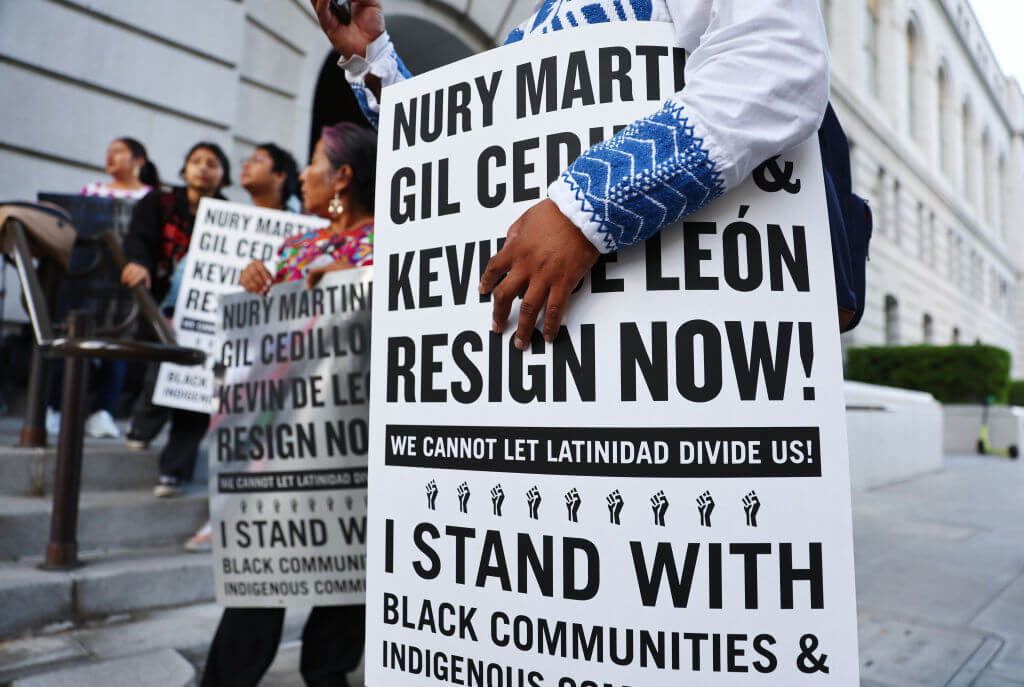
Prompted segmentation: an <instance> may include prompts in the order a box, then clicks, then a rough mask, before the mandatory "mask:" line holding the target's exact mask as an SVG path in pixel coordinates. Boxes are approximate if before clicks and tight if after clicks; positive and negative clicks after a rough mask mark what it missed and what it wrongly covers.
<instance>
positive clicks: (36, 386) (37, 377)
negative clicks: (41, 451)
mask: <svg viewBox="0 0 1024 687" xmlns="http://www.w3.org/2000/svg"><path fill="white" fill-rule="evenodd" d="M49 368H50V363H49V361H48V360H47V359H46V358H45V357H44V356H43V354H42V353H41V352H40V351H39V346H38V345H37V344H36V342H35V341H34V340H33V341H32V362H31V364H30V367H29V373H28V396H27V397H26V403H25V420H24V423H23V424H22V426H21V437H20V440H19V442H18V446H21V447H23V448H45V447H46V396H47V393H46V391H47V388H48V387H49V377H50V375H49V374H48V373H49V371H50V370H49Z"/></svg>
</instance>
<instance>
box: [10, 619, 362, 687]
mask: <svg viewBox="0 0 1024 687" xmlns="http://www.w3.org/2000/svg"><path fill="white" fill-rule="evenodd" d="M221 613H222V609H221V608H220V607H219V606H217V605H216V604H212V603H206V604H194V605H190V606H184V607H181V608H173V609H164V610H155V611H142V612H137V613H132V614H127V615H125V614H120V615H116V616H112V617H108V618H103V619H101V620H97V621H91V622H88V623H85V624H84V625H82V626H80V627H74V628H70V629H64V630H60V631H55V632H50V633H47V634H41V635H34V636H26V637H19V638H16V639H12V640H7V641H3V640H0V685H7V684H9V683H10V682H11V681H12V680H19V679H23V678H26V677H30V676H33V675H44V674H49V673H54V672H57V671H61V670H64V669H66V668H68V667H71V666H81V665H86V664H90V663H95V662H97V661H110V660H116V659H122V658H126V657H129V656H136V655H139V654H147V653H151V652H154V651H160V650H164V649H173V650H174V651H177V652H178V653H179V654H181V655H182V656H184V657H185V658H186V659H187V660H188V661H189V662H190V663H192V665H193V666H195V668H196V672H197V674H199V673H201V672H202V670H203V666H204V664H205V663H206V655H207V652H208V651H209V648H210V642H211V641H212V640H213V635H214V631H215V630H216V629H217V623H218V622H219V621H220V617H221ZM307 615H308V611H307V610H303V609H290V610H288V611H287V612H286V613H285V621H284V628H283V631H282V636H281V647H280V649H279V650H278V653H277V657H276V658H275V660H274V665H272V666H271V668H270V670H269V671H268V674H267V676H266V678H264V680H263V682H262V683H261V684H263V685H273V687H293V686H294V687H302V684H303V683H302V679H301V678H300V677H299V671H298V658H299V638H300V637H301V636H302V627H303V625H304V624H305V621H306V616H307ZM358 677H359V678H360V679H359V680H352V684H362V682H361V674H360V675H359V676H358ZM142 684H152V683H148V682H147V683H142Z"/></svg>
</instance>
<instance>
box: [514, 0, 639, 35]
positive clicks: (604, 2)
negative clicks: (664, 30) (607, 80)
mask: <svg viewBox="0 0 1024 687" xmlns="http://www.w3.org/2000/svg"><path fill="white" fill-rule="evenodd" d="M577 14H579V15H580V16H582V19H583V20H582V22H580V20H579V19H578V18H577ZM653 15H654V4H653V2H652V0H544V4H542V5H541V6H540V9H538V10H537V12H536V14H534V15H533V17H532V19H531V21H529V22H527V23H526V24H524V26H528V30H529V33H531V34H532V33H549V32H551V31H561V30H562V29H564V28H566V24H568V25H569V26H571V27H576V26H579V25H580V23H583V24H605V23H608V22H610V21H650V20H651V17H652V16H653ZM524 36H525V32H524V30H523V28H522V27H519V28H516V29H514V30H513V31H512V33H510V34H509V35H508V38H506V39H505V45H508V44H509V43H515V42H517V41H521V40H523V38H524Z"/></svg>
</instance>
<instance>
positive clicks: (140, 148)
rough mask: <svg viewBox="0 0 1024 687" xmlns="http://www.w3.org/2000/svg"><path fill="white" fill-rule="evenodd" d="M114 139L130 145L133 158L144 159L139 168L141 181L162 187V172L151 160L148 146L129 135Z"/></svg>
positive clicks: (154, 186)
mask: <svg viewBox="0 0 1024 687" xmlns="http://www.w3.org/2000/svg"><path fill="white" fill-rule="evenodd" d="M114 140H115V141H120V142H121V143H124V144H125V145H126V146H128V150H130V151H131V153H132V157H133V158H135V159H136V160H138V159H140V158H141V159H142V160H143V163H142V167H141V168H139V181H141V182H142V183H144V184H145V185H146V186H152V187H153V188H160V172H158V171H157V170H156V165H154V164H153V163H152V162H151V161H150V159H149V153H147V152H146V146H144V145H142V144H141V143H140V142H139V141H137V140H135V139H134V138H130V137H128V136H122V137H121V138H116V139H114Z"/></svg>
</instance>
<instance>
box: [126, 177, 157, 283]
mask: <svg viewBox="0 0 1024 687" xmlns="http://www.w3.org/2000/svg"><path fill="white" fill-rule="evenodd" d="M160 229H161V227H160V190H159V189H154V190H152V191H150V192H149V193H148V194H146V196H145V197H143V198H142V200H140V201H139V202H138V203H136V204H135V208H134V209H133V210H132V219H131V223H130V224H129V225H128V234H127V235H126V236H125V239H124V255H125V259H126V260H127V261H128V264H127V265H125V267H124V269H123V270H122V271H121V283H122V284H124V285H125V286H127V287H128V288H134V287H135V286H136V285H137V284H145V286H146V288H147V289H148V288H150V287H151V286H152V280H151V279H150V274H151V273H152V271H153V266H154V263H155V262H156V260H155V256H156V253H157V249H158V244H159V241H160V235H159V231H160Z"/></svg>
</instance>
